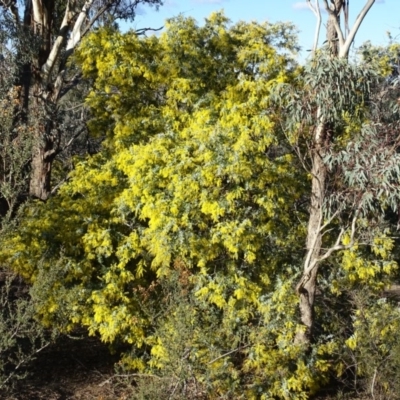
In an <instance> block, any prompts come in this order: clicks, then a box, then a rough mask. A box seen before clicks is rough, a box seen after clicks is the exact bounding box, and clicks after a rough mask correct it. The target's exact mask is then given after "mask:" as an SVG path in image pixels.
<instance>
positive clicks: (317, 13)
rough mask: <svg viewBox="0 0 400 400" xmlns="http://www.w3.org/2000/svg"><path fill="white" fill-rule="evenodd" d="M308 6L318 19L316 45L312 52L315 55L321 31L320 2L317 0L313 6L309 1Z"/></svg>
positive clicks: (309, 0) (308, 0)
mask: <svg viewBox="0 0 400 400" xmlns="http://www.w3.org/2000/svg"><path fill="white" fill-rule="evenodd" d="M307 4H308V6H309V7H310V9H311V11H312V12H313V13H314V14H315V16H316V18H317V26H316V27H315V36H314V45H313V50H312V51H313V54H314V53H315V52H316V51H317V48H318V40H319V32H320V30H321V9H320V7H319V2H318V0H315V5H312V3H311V0H307Z"/></svg>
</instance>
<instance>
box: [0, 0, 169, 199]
mask: <svg viewBox="0 0 400 400" xmlns="http://www.w3.org/2000/svg"><path fill="white" fill-rule="evenodd" d="M143 4H148V5H153V6H155V7H158V6H159V5H161V4H162V0H68V1H53V0H27V1H24V2H19V1H17V0H1V1H0V18H1V28H0V31H1V36H2V37H3V38H4V40H3V41H2V43H3V45H2V48H3V50H4V51H11V52H12V53H13V56H14V60H15V62H16V63H17V64H18V65H17V71H15V75H14V77H13V79H14V80H13V86H15V87H21V90H20V103H21V105H22V111H21V112H20V113H19V115H18V117H17V118H16V119H15V120H16V121H17V123H21V120H22V121H23V122H24V123H25V124H28V125H29V126H30V129H31V130H32V136H33V138H34V139H35V140H34V141H33V143H34V146H33V149H32V156H31V172H30V178H29V181H30V183H29V193H30V195H31V196H33V197H36V198H39V199H42V200H46V199H47V198H48V196H49V194H50V192H51V170H52V163H53V161H54V159H55V157H56V156H57V155H58V154H59V153H60V151H62V149H63V146H64V145H67V146H68V145H70V144H71V141H73V140H74V138H75V137H76V136H78V135H79V133H80V132H81V131H82V129H78V130H77V132H75V133H74V134H72V135H71V137H69V138H68V140H67V141H65V140H63V135H64V134H65V132H66V130H71V129H70V128H69V129H65V128H66V127H65V126H64V127H63V126H62V123H61V121H60V116H61V114H63V111H65V107H64V110H63V107H62V106H61V103H62V101H63V99H65V98H66V95H67V93H68V92H70V91H71V89H73V88H75V87H76V86H77V84H78V83H79V82H80V78H81V74H80V72H79V70H78V69H77V68H76V67H75V63H74V62H73V61H72V58H71V56H72V54H73V52H74V50H75V49H76V47H77V46H78V44H79V43H80V41H81V39H82V38H83V37H84V36H85V35H86V34H87V33H88V32H90V31H91V30H93V29H95V28H96V27H98V26H100V25H104V24H108V25H112V24H113V23H114V22H115V21H116V20H118V19H124V20H133V19H134V18H135V15H136V12H137V7H138V6H140V5H143ZM4 51H3V52H4ZM75 118H76V117H75ZM67 128H68V127H67Z"/></svg>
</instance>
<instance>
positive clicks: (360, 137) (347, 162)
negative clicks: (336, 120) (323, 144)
mask: <svg viewBox="0 0 400 400" xmlns="http://www.w3.org/2000/svg"><path fill="white" fill-rule="evenodd" d="M395 125H396V126H397V127H396V126H395ZM399 128H400V126H399V123H397V124H391V125H390V126H388V125H385V126H382V125H381V124H379V123H373V122H370V123H368V124H365V125H364V126H362V128H361V131H360V132H357V134H355V135H353V137H352V138H351V140H350V141H349V142H348V143H347V145H346V146H345V148H344V149H341V150H339V151H330V152H328V153H327V155H326V157H325V162H326V164H327V166H328V167H329V168H330V170H331V171H334V174H335V175H340V176H341V179H342V185H341V187H340V188H339V190H336V191H335V193H333V194H332V195H331V196H330V198H329V199H328V200H329V202H330V207H331V208H337V207H340V208H345V207H352V208H355V209H358V210H359V214H360V215H364V216H365V215H366V214H367V213H370V212H373V213H375V214H379V213H382V212H385V210H387V209H388V207H390V208H391V209H392V210H395V211H396V210H397V207H398V204H399V203H400V184H399V179H400V153H399V143H398V141H399V134H398V129H399Z"/></svg>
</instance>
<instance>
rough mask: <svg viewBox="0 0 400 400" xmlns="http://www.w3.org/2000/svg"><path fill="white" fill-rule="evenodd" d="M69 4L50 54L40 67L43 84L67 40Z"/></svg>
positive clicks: (69, 19) (69, 15) (69, 17)
mask: <svg viewBox="0 0 400 400" xmlns="http://www.w3.org/2000/svg"><path fill="white" fill-rule="evenodd" d="M69 6H70V2H69V1H68V2H67V7H66V10H65V14H64V18H63V20H62V23H61V27H60V31H59V34H58V36H57V39H56V40H55V42H54V44H53V47H52V49H51V51H50V54H49V56H48V58H47V60H46V62H45V63H44V64H43V66H42V73H43V76H44V80H45V82H47V80H48V78H49V76H50V74H51V71H52V70H53V68H54V65H55V63H56V60H57V58H58V56H59V54H60V52H61V50H62V45H63V43H64V41H65V40H66V38H67V35H68V31H69V24H70V23H71V12H70V7H69Z"/></svg>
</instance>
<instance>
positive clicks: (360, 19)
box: [324, 0, 375, 58]
mask: <svg viewBox="0 0 400 400" xmlns="http://www.w3.org/2000/svg"><path fill="white" fill-rule="evenodd" d="M324 1H326V0H324ZM374 3H375V0H367V2H366V4H365V6H364V8H363V9H362V10H361V12H360V14H358V16H357V18H356V20H355V22H354V25H353V26H352V28H351V30H350V32H349V35H348V36H347V39H346V43H344V45H343V46H340V49H339V58H346V57H347V56H348V54H349V50H350V46H351V44H352V43H353V40H354V38H355V36H356V33H357V31H358V29H359V28H360V25H361V23H362V22H363V20H364V18H365V16H366V15H367V14H368V11H369V10H370V9H371V7H372V6H373V4H374Z"/></svg>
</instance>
